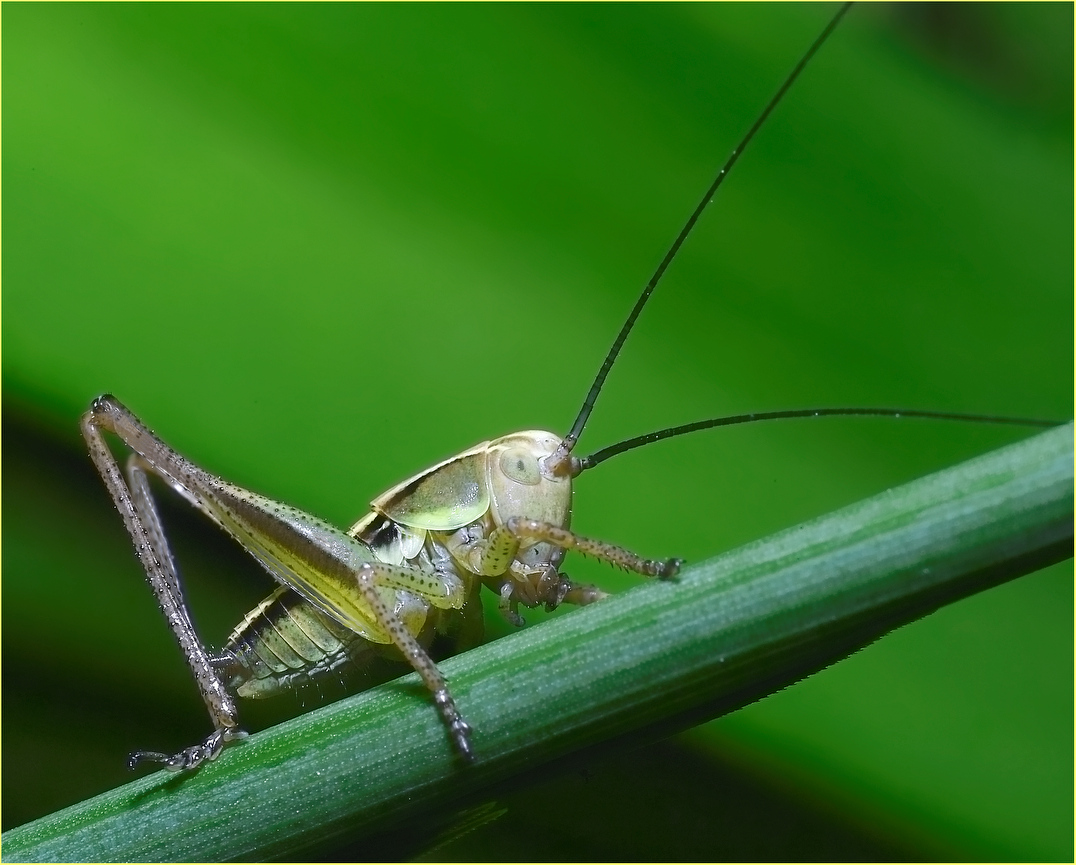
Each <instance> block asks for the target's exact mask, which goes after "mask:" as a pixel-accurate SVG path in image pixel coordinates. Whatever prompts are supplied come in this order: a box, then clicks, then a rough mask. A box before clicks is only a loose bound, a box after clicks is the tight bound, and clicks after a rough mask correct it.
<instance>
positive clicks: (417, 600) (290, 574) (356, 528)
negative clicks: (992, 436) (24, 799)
mask: <svg viewBox="0 0 1076 865" xmlns="http://www.w3.org/2000/svg"><path fill="white" fill-rule="evenodd" d="M846 11H847V6H845V7H842V8H841V10H840V11H839V12H838V13H837V15H836V16H835V17H834V18H833V20H832V21H831V22H830V23H829V24H828V25H827V27H826V28H825V30H824V31H823V32H822V34H821V35H820V36H819V37H818V39H817V40H816V41H815V42H814V43H813V44H812V46H811V47H810V49H809V50H808V51H807V52H806V54H805V55H804V56H803V58H802V59H801V60H800V61H799V63H798V64H797V65H796V67H795V68H794V69H793V71H792V73H791V74H790V75H789V76H788V78H787V79H786V80H785V81H784V83H783V84H782V85H781V87H780V88H779V89H778V91H777V93H776V95H775V96H774V97H773V99H772V100H771V101H770V103H769V104H768V105H767V106H766V108H765V109H764V110H763V112H762V113H761V114H760V115H759V117H758V119H757V120H756V121H755V123H754V124H753V125H752V126H751V128H750V129H749V131H748V132H747V134H746V135H745V136H744V138H743V139H742V141H741V142H740V144H739V145H738V146H737V147H736V149H735V150H734V151H733V152H732V155H731V156H730V157H729V158H728V160H727V161H726V162H725V164H724V165H723V166H722V168H721V170H720V171H719V172H718V174H717V176H716V178H715V179H714V181H713V183H712V184H711V185H710V187H709V188H708V189H707V190H706V192H705V194H704V195H703V196H702V198H701V200H700V202H699V204H698V206H697V207H696V208H695V210H694V211H693V212H692V214H691V215H690V217H689V219H688V220H687V222H686V223H685V225H684V227H683V228H682V229H681V231H680V233H679V235H678V236H677V238H676V239H675V241H674V242H673V244H672V246H671V247H670V249H669V250H668V252H667V253H666V255H665V257H664V258H663V259H662V261H661V262H660V264H659V265H658V267H657V269H656V271H655V272H654V274H653V276H652V277H651V278H650V280H649V282H648V283H647V285H646V287H645V288H644V289H643V292H642V294H641V295H640V297H639V299H638V300H637V301H636V304H635V306H634V308H633V309H632V311H631V313H630V315H629V316H628V318H627V320H626V321H625V323H624V325H623V327H622V328H621V331H620V333H619V335H618V336H617V338H616V339H615V341H614V342H613V345H612V347H611V349H610V350H609V353H608V355H607V357H606V359H605V361H604V363H603V364H602V367H601V369H600V371H599V373H598V375H597V377H596V379H595V381H594V383H593V385H592V387H591V389H590V391H589V393H588V394H587V396H586V398H585V400H584V402H583V405H582V407H581V410H580V412H579V415H578V417H577V418H576V421H575V423H574V424H573V426H572V427H571V429H570V431H569V432H568V434H567V435H564V436H561V435H558V434H556V433H553V432H546V431H525V432H518V433H513V434H509V435H505V436H502V437H500V438H495V439H492V440H489V441H485V442H482V443H480V444H478V445H475V446H474V447H472V448H470V449H468V450H465V451H463V452H462V453H459V454H457V455H455V456H453V457H451V458H449V459H447V460H445V461H443V462H441V463H439V464H437V465H435V466H433V467H432V468H430V469H427V470H426V471H423V472H421V473H419V474H417V475H415V476H414V477H412V478H411V479H409V480H407V481H404V482H403V483H401V484H399V485H397V486H395V487H393V488H392V489H390V490H389V491H388V492H386V493H384V494H382V495H381V496H379V497H377V498H375V499H374V500H373V502H372V510H371V512H370V513H369V514H368V515H367V516H365V517H363V518H362V519H360V520H359V521H358V522H356V523H355V524H354V525H353V526H352V527H351V528H350V529H348V530H347V531H344V530H342V529H339V528H337V527H334V526H332V525H330V524H328V523H326V522H325V521H323V520H320V519H318V518H316V517H314V516H312V515H310V514H308V513H305V512H303V511H300V510H298V509H296V508H292V507H289V506H287V505H284V504H281V503H279V502H276V501H274V500H272V499H269V498H267V497H265V496H262V495H259V494H257V493H254V492H251V491H249V490H246V489H243V488H241V487H238V486H236V485H234V484H231V483H229V482H227V481H225V480H223V479H221V478H219V477H217V476H215V475H213V474H210V473H209V472H207V471H205V470H204V469H202V468H200V467H199V466H197V465H195V464H194V463H192V462H191V461H189V460H187V459H185V458H184V457H183V456H181V455H180V454H178V453H177V452H176V451H174V450H173V449H172V448H170V447H169V446H168V445H167V444H166V443H165V442H164V441H162V440H161V439H160V438H158V437H157V436H156V435H154V434H153V433H152V432H151V431H150V430H149V429H148V428H147V427H146V426H145V425H144V424H143V423H142V422H141V421H140V420H139V419H138V418H137V417H135V416H134V415H133V414H132V413H131V412H130V411H129V410H128V409H127V408H126V407H125V406H123V405H122V404H121V403H120V402H119V401H118V400H117V399H116V398H115V397H112V396H110V395H105V396H101V397H99V398H98V399H97V400H95V401H94V402H93V405H92V407H91V409H90V411H89V412H87V414H86V415H84V417H83V420H82V431H83V434H84V436H85V438H86V440H87V442H88V444H89V447H90V453H91V456H92V458H93V460H94V463H95V465H96V466H97V468H98V470H99V472H100V473H101V475H102V477H103V479H104V481H105V484H106V486H107V487H108V489H109V492H110V493H111V495H112V497H113V500H114V502H115V504H116V506H117V508H118V509H119V511H120V514H121V516H122V517H123V520H124V523H125V525H126V527H127V530H128V532H129V533H130V535H131V538H132V541H133V543H134V546H135V550H136V553H137V555H138V557H139V559H140V561H141V563H142V566H143V568H144V569H145V571H146V575H147V578H148V580H149V583H150V586H151V588H152V589H153V591H154V593H155V595H156V597H157V600H158V603H159V606H160V607H161V609H162V611H163V612H164V614H165V617H166V619H167V621H168V623H169V626H170V628H171V630H172V632H173V634H174V635H175V637H176V639H177V641H178V642H179V644H180V647H181V649H182V651H183V653H184V656H185V658H186V660H187V663H188V665H189V667H190V669H191V671H192V674H193V675H194V678H195V681H196V683H197V686H198V689H199V691H200V693H201V695H202V698H203V700H204V702H205V704H206V707H207V709H208V711H209V714H210V718H211V721H212V724H213V732H212V733H211V734H210V735H209V736H208V737H206V738H205V740H203V741H202V742H200V743H198V744H195V745H193V746H191V747H188V748H186V749H184V750H182V751H180V752H179V753H177V754H165V753H159V752H154V751H136V752H134V753H133V754H132V755H131V757H130V761H129V762H130V765H131V766H134V765H136V764H138V763H139V762H142V761H150V762H160V763H163V764H164V765H165V766H166V767H167V768H169V769H173V770H184V769H191V768H194V767H197V766H198V765H200V764H201V763H203V762H204V761H205V760H211V759H214V758H216V757H217V756H218V755H219V754H220V753H221V751H222V749H223V748H224V746H225V745H226V744H227V743H228V742H230V741H234V740H237V739H241V738H242V737H243V736H244V735H245V734H244V733H243V732H242V730H241V728H240V725H239V719H238V710H237V707H236V697H237V696H238V697H266V696H271V695H273V694H276V693H279V692H281V691H284V690H287V689H289V688H291V687H293V686H294V685H295V684H296V683H298V682H300V681H305V680H307V679H310V678H315V677H318V676H320V675H323V674H326V673H329V672H331V671H334V670H336V669H338V668H339V667H341V666H342V665H347V664H362V663H364V662H365V661H366V660H367V659H368V658H369V657H370V655H371V653H374V652H382V653H387V654H389V655H390V656H392V657H395V658H398V659H402V660H403V661H405V662H406V663H408V664H410V666H411V667H413V668H414V669H415V670H416V671H417V672H418V673H419V675H420V676H421V678H422V680H423V682H424V683H425V685H426V687H427V688H428V689H429V690H430V691H431V693H432V694H433V699H434V703H435V704H436V707H437V709H438V711H439V712H440V714H441V717H442V719H443V721H444V723H445V725H446V727H447V729H448V732H449V735H450V737H451V740H452V742H453V743H454V745H455V748H456V749H457V751H458V752H459V754H460V755H461V756H462V757H463V758H465V759H470V758H472V757H473V756H474V754H475V751H474V747H473V744H472V741H471V728H470V726H469V725H468V724H467V722H466V720H465V718H464V715H463V713H461V711H460V709H459V707H457V706H456V704H455V701H454V699H453V697H452V695H451V692H450V690H449V687H448V684H447V683H446V681H445V680H444V678H443V677H442V675H441V673H440V671H439V670H438V668H437V666H436V664H435V663H434V661H433V660H432V659H431V658H430V656H429V654H428V651H427V650H428V647H429V644H430V642H431V641H432V640H433V638H434V637H435V636H436V635H437V634H442V635H448V636H450V637H451V636H454V635H457V634H459V633H462V632H468V633H473V632H474V631H475V630H477V628H478V625H477V624H476V622H477V620H478V619H479V618H480V616H481V601H480V594H481V589H482V587H483V586H486V587H487V588H489V589H491V590H492V591H493V592H494V593H495V594H496V595H497V596H498V599H499V608H500V610H501V612H502V614H503V615H504V616H505V617H506V618H507V619H508V620H509V621H510V622H512V623H514V624H522V619H521V617H520V614H519V607H520V606H523V607H537V606H544V607H546V608H548V609H553V608H555V607H557V606H559V605H560V604H562V603H571V604H578V605H585V604H589V603H592V602H595V601H599V600H600V599H601V598H602V597H604V593H603V592H602V591H601V590H600V589H598V588H596V587H594V586H590V585H577V584H575V583H573V582H572V581H571V580H570V579H569V578H568V577H567V576H566V575H565V574H564V573H563V572H562V571H561V569H560V568H561V564H562V562H563V560H564V557H565V554H566V553H567V552H568V551H570V550H576V551H579V552H582V553H585V554H587V555H591V556H593V557H595V558H597V559H599V560H602V561H605V562H608V563H611V564H614V565H616V566H619V567H623V568H625V569H627V570H631V571H634V572H636V573H638V574H640V575H642V576H647V577H654V578H659V579H671V578H674V577H675V576H676V574H677V572H678V570H679V568H680V566H681V564H682V562H681V560H680V559H678V558H666V559H646V558H642V557H640V556H638V555H636V554H635V553H633V552H630V551H628V550H626V549H624V548H623V547H619V546H615V545H613V544H609V543H605V542H602V541H596V540H592V539H589V538H584V537H582V536H580V535H578V534H576V533H574V532H573V531H572V530H571V529H570V517H571V502H572V483H573V480H574V478H575V477H576V476H578V475H579V474H580V473H581V472H583V471H585V470H587V469H589V468H591V467H593V466H595V465H597V464H599V463H600V462H602V461H604V460H605V459H607V458H608V457H610V456H612V455H615V454H617V453H621V452H623V451H625V450H628V449H631V448H634V447H638V446H640V445H642V444H646V443H648V442H651V441H657V440H659V439H661V438H667V437H671V436H676V435H681V434H685V433H688V432H692V431H696V430H700V429H705V428H710V427H715V426H721V425H729V424H734V423H744V422H751V421H758V420H768V419H778V418H790V417H808V416H826V415H863V414H868V415H884V416H914V417H926V418H938V419H950V420H968V421H980V422H992V423H1019V424H1029V425H1037V426H1049V425H1052V423H1051V422H1044V421H1031V420H1024V419H1016V418H1001V417H992V416H972V415H962V414H954V413H943V412H929V411H917V410H899V411H898V410H893V409H887V408H837V409H833V408H822V409H808V410H795V411H783V412H769V413H765V414H758V415H741V416H736V417H726V418H713V419H709V420H704V421H700V422H697V423H694V424H688V425H684V426H678V427H672V428H669V429H666V430H661V431H658V432H654V433H650V434H647V435H644V436H639V437H636V438H633V439H630V440H627V441H625V442H621V443H620V444H618V445H613V446H611V447H609V448H605V449H603V450H601V451H598V452H596V453H594V454H592V455H590V456H588V457H582V458H580V457H576V456H575V455H574V453H573V451H574V448H575V446H576V443H577V442H578V440H579V438H580V435H581V434H582V431H583V428H584V426H585V424H586V422H587V420H588V418H589V416H590V413H591V411H592V410H593V408H594V405H595V403H596V400H597V398H598V395H599V393H600V391H601V388H602V386H603V384H604V382H605V379H606V377H607V375H608V374H609V372H610V370H611V369H612V366H613V364H614V362H615V361H616V358H617V356H618V354H619V352H620V349H621V348H622V346H623V344H624V342H625V340H626V339H627V336H628V334H629V333H630V331H631V329H632V327H633V326H634V324H635V322H636V320H637V318H638V316H639V314H640V313H641V311H642V309H643V307H644V306H645V304H646V302H647V300H648V299H649V297H650V296H651V294H652V292H653V291H654V289H655V288H656V286H657V285H658V283H659V281H660V280H661V277H662V275H663V274H664V272H665V270H666V268H667V267H668V266H669V264H670V263H671V262H672V261H673V259H674V258H675V256H676V255H677V252H678V251H679V249H680V247H681V245H682V244H683V243H684V241H685V240H686V238H687V236H688V235H689V233H690V232H691V230H692V228H693V227H694V225H695V223H696V221H697V220H698V219H699V217H700V216H701V215H702V213H703V211H704V210H705V208H706V206H707V205H708V204H709V202H710V200H711V199H712V198H713V196H714V194H715V193H716V192H717V190H718V188H719V186H720V185H721V184H722V182H723V181H724V179H725V178H726V177H727V176H728V173H729V171H730V170H731V168H732V166H733V165H734V164H735V162H736V161H737V159H738V158H739V157H740V155H741V154H742V153H743V151H744V149H745V148H746V146H747V145H748V144H749V143H750V141H751V140H752V138H753V137H754V135H755V134H756V133H757V132H758V130H759V129H760V128H761V127H762V125H763V123H764V122H765V120H766V118H767V117H768V116H769V114H770V112H771V111H772V110H773V109H774V108H775V107H776V105H777V104H778V103H779V101H780V100H781V98H782V97H783V96H784V94H785V93H786V92H787V90H788V89H789V87H791V85H792V84H793V82H794V81H795V80H796V78H797V77H798V76H799V74H800V73H801V72H802V70H803V69H804V67H805V66H806V64H807V63H808V61H809V60H810V58H811V57H812V56H813V55H814V53H815V52H816V51H817V49H818V48H819V47H820V46H821V45H822V43H823V42H824V41H825V39H826V38H827V37H828V36H829V34H830V33H831V32H832V31H833V29H834V28H835V27H836V25H837V23H838V22H839V20H840V18H841V17H842V16H843V15H844V13H845V12H846ZM105 433H108V434H112V435H115V436H117V437H118V438H119V439H120V440H122V442H123V443H124V444H125V445H126V446H127V447H128V448H130V449H131V451H132V454H131V456H130V458H129V459H128V462H127V467H126V472H124V471H122V470H121V468H120V466H119V464H118V463H117V461H116V459H115V458H114V457H113V455H112V452H111V451H110V449H109V447H108V445H107V443H106V442H105V440H104V434H105ZM149 474H154V475H157V476H158V477H159V478H161V479H162V480H163V481H164V482H165V483H166V484H168V485H169V486H171V487H172V489H173V490H175V491H176V492H177V493H178V494H179V495H180V496H182V497H183V498H185V499H186V500H187V501H188V502H190V503H191V504H192V505H193V506H195V507H196V508H197V509H199V510H201V511H202V512H203V513H205V514H206V515H207V516H208V517H209V518H210V519H211V520H213V521H214V522H215V523H216V524H217V525H218V526H220V527H221V528H222V529H223V530H224V531H226V532H227V533H228V534H229V535H231V536H232V537H233V538H234V539H235V540H236V541H237V542H238V543H239V544H241V545H242V546H243V547H244V548H245V549H246V550H247V551H248V552H250V553H251V554H252V555H253V556H254V557H255V558H256V559H257V560H258V561H259V562H260V563H261V565H262V566H263V567H264V568H265V569H266V570H267V571H268V572H269V573H270V575H271V576H272V577H273V578H274V579H275V580H276V581H277V582H278V583H279V587H278V588H277V589H276V590H275V591H273V592H272V593H271V594H270V595H269V596H268V597H267V598H266V599H265V600H264V601H263V602H262V603H261V604H259V605H258V606H257V607H256V608H255V609H254V610H253V611H251V612H250V613H249V614H248V615H247V616H246V617H245V618H244V619H243V621H242V622H241V623H240V625H239V626H238V627H237V628H236V629H235V630H234V631H233V633H232V634H231V636H230V637H229V638H228V640H227V641H226V643H225V645H224V646H223V647H222V648H221V650H220V651H218V652H212V651H210V650H209V649H208V648H207V647H206V646H205V645H204V644H203V642H202V640H201V638H200V637H199V635H198V634H197V632H196V630H195V628H194V626H193V623H192V621H191V617H190V614H189V612H188V609H187V605H186V601H185V600H184V597H183V591H182V586H181V583H180V578H179V574H178V571H177V568H176V565H175V562H174V559H173V556H172V553H171V551H170V549H169V545H168V541H167V537H166V535H165V532H164V529H163V527H162V525H161V521H160V518H159V515H158V512H157V507H156V504H155V503H154V500H153V497H152V494H151V492H150V488H149V484H148V475H149Z"/></svg>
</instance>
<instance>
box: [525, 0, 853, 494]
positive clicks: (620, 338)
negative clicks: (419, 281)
mask: <svg viewBox="0 0 1076 865" xmlns="http://www.w3.org/2000/svg"><path fill="white" fill-rule="evenodd" d="M851 6H852V4H851V3H845V4H844V5H842V6H841V8H840V9H839V10H838V11H837V14H836V15H834V16H833V18H832V20H830V22H829V24H827V25H826V28H825V29H824V30H823V31H822V33H821V34H820V35H819V37H818V38H817V39H815V41H814V44H812V45H811V47H810V48H808V49H807V53H806V54H804V55H803V57H802V58H801V59H800V62H799V63H797V64H796V67H795V68H794V69H793V70H792V72H791V73H789V75H788V77H787V78H786V79H785V82H784V84H782V85H781V87H780V89H778V91H777V93H775V94H774V96H773V98H772V99H771V100H770V101H769V104H768V105H767V106H766V107H765V109H764V110H763V111H762V113H761V114H760V115H759V116H758V119H757V120H755V122H754V123H753V124H752V125H751V128H750V129H749V130H748V131H747V134H746V135H745V136H744V137H743V140H742V141H741V142H740V143H739V144H738V145H737V147H736V148H735V149H734V150H733V151H732V153H731V154H730V155H729V158H728V159H727V160H726V161H725V164H724V165H723V166H721V170H720V171H719V172H718V173H717V177H715V178H714V182H713V183H711V184H710V187H709V189H707V190H706V193H705V194H704V195H703V196H702V199H701V200H700V201H699V203H698V204H697V205H696V206H695V210H694V211H692V213H691V216H689V217H688V220H687V222H685V223H684V227H683V228H681V229H680V233H679V234H678V235H677V236H676V240H674V241H673V243H672V246H670V247H669V251H668V252H666V253H665V257H664V258H663V259H661V263H660V264H659V265H658V267H657V270H655V271H654V275H653V276H651V277H650V281H649V282H648V283H647V284H646V287H645V288H644V289H643V293H642V294H640V295H639V299H638V300H637V301H635V306H634V307H633V308H632V310H631V314H630V315H629V316H628V318H627V321H625V322H624V326H623V327H622V328H620V333H619V334H618V335H617V338H616V339H615V340H614V341H613V345H612V347H611V348H610V349H609V353H608V354H607V355H606V356H605V361H604V363H602V365H601V369H599V370H598V375H597V376H596V377H595V379H594V383H593V384H592V385H591V386H590V392H589V393H587V398H586V399H585V400H583V405H582V407H581V408H580V409H579V415H578V416H577V417H576V419H575V423H574V424H572V429H571V431H570V432H569V433H568V435H566V436H565V437H564V440H563V441H562V442H561V444H560V447H558V448H557V450H556V451H555V452H554V453H553V454H551V455H550V456H549V457H548V458H547V461H546V464H545V467H546V469H547V470H548V471H550V472H552V473H553V474H575V473H576V472H577V471H579V469H577V468H576V467H575V466H573V465H572V461H571V459H570V455H571V452H572V449H573V448H574V447H575V445H576V442H578V441H579V436H580V435H581V434H582V432H583V427H584V426H586V423H587V420H588V419H589V418H590V413H591V412H592V411H593V410H594V404H595V403H596V402H597V401H598V394H599V393H601V389H602V385H604V384H605V379H606V377H607V376H608V375H609V371H610V370H611V369H612V368H613V364H614V363H615V362H616V359H617V355H619V354H620V349H621V348H622V347H623V345H624V342H625V340H627V338H628V334H629V333H631V329H632V328H633V327H634V326H635V320H636V319H637V318H638V317H639V313H641V312H642V311H643V307H644V306H646V302H647V301H648V300H649V299H650V295H651V294H653V293H654V289H655V288H657V285H658V282H659V281H660V280H661V277H662V276H663V275H664V274H665V270H666V268H668V266H669V265H670V264H671V263H672V260H673V259H674V258H675V257H676V254H677V253H678V252H679V251H680V247H681V246H683V244H684V241H685V240H687V236H688V235H689V234H690V233H691V229H693V228H694V227H695V223H696V222H698V220H699V217H700V216H702V212H703V211H704V210H705V209H706V205H708V204H709V203H710V201H711V200H712V199H713V197H714V194H715V193H716V192H717V190H718V187H720V186H721V184H722V182H723V181H724V180H725V177H726V176H728V173H729V172H730V171H731V170H732V166H733V165H735V164H736V160H737V159H739V158H740V154H741V153H743V151H744V149H745V148H746V147H747V145H748V144H749V143H750V141H751V139H752V138H754V137H755V133H756V132H758V130H759V129H760V128H761V127H762V124H763V123H765V122H766V119H767V118H768V117H769V116H770V112H772V111H773V109H774V108H776V107H777V103H779V102H780V101H781V99H782V98H783V97H784V95H785V93H786V92H788V89H789V88H790V87H791V86H792V84H793V82H794V81H795V80H796V79H797V78H798V77H799V74H800V73H801V72H802V71H803V69H804V67H805V66H806V65H807V64H808V63H809V62H810V60H811V58H812V57H814V55H815V52H817V51H818V49H819V48H821V47H822V43H823V42H825V41H826V39H827V38H828V37H829V34H830V33H832V32H833V30H834V28H835V27H836V26H837V24H838V23H839V22H840V20H841V18H843V17H844V14H845V13H846V12H847V11H848V10H849V9H850V8H851Z"/></svg>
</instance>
